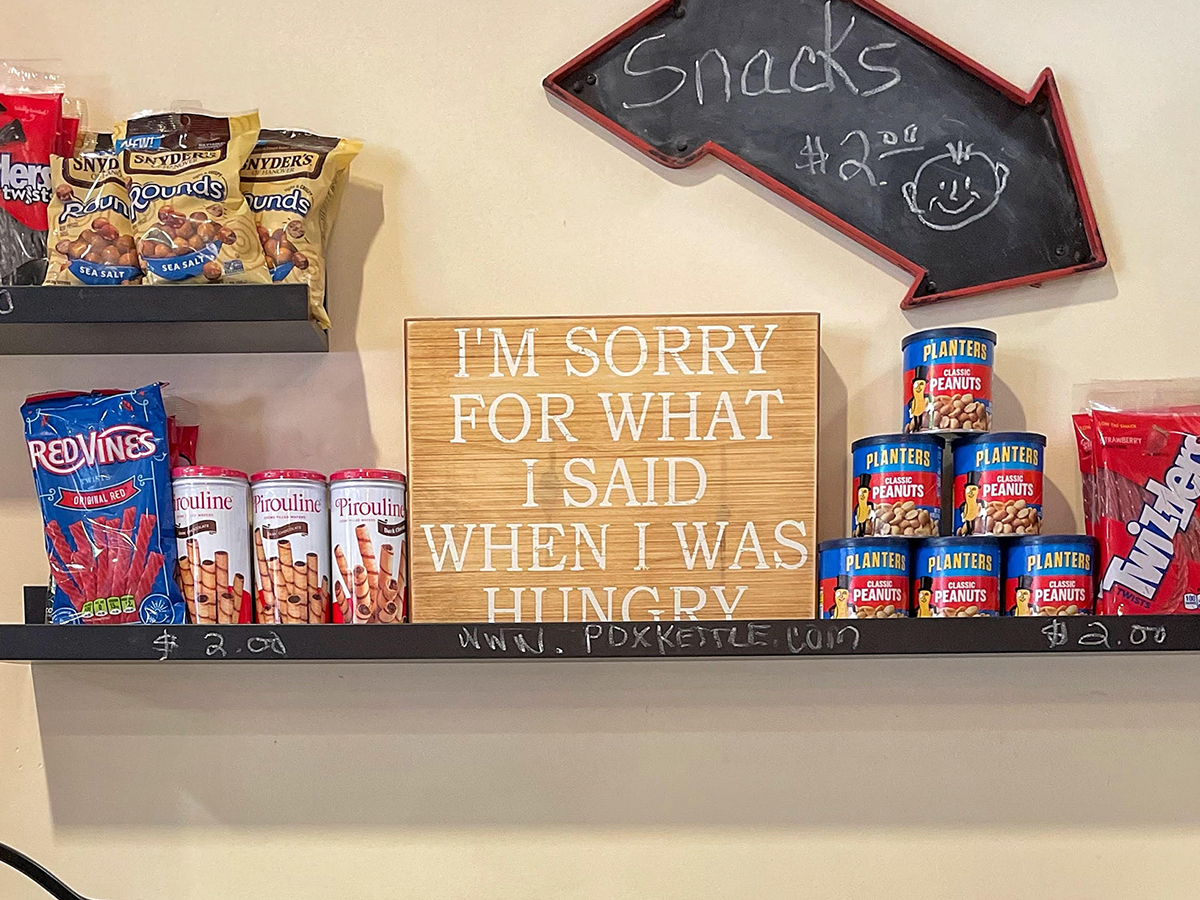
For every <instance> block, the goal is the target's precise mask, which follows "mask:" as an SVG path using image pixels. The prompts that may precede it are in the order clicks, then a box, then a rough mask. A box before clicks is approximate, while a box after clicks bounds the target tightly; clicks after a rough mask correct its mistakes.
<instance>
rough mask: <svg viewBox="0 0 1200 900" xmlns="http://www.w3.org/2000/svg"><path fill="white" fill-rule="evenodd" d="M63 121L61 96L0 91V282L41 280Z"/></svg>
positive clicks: (13, 282) (39, 282) (35, 281)
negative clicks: (55, 158)
mask: <svg viewBox="0 0 1200 900" xmlns="http://www.w3.org/2000/svg"><path fill="white" fill-rule="evenodd" d="M61 120H62V95H61V94H4V93H0V284H41V283H42V276H43V275H44V274H45V268H44V262H43V261H44V260H45V257H46V230H47V229H46V205H47V204H48V203H49V202H50V155H51V154H52V153H53V152H54V150H55V147H56V143H57V140H58V131H59V123H60V122H61Z"/></svg>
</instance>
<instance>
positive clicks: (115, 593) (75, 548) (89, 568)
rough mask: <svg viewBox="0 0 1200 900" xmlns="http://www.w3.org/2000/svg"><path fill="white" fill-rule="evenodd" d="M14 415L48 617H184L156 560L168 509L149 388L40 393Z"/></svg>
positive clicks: (162, 432) (166, 538) (161, 415)
mask: <svg viewBox="0 0 1200 900" xmlns="http://www.w3.org/2000/svg"><path fill="white" fill-rule="evenodd" d="M21 416H22V418H23V419H24V420H25V443H26V445H27V447H28V449H29V459H30V461H31V462H32V463H33V482H34V486H35V487H36V489H37V493H38V501H39V502H40V503H41V507H42V520H43V521H44V522H45V525H46V556H47V557H48V559H49V562H50V574H51V576H52V577H53V579H54V585H55V587H54V599H53V602H52V604H51V620H52V621H53V622H54V623H55V624H65V625H72V624H80V623H92V624H100V625H117V624H124V623H128V622H142V623H145V624H151V625H167V624H170V625H175V624H180V623H182V622H184V621H185V618H184V615H185V614H184V603H183V596H182V594H181V593H180V591H179V588H178V586H177V585H176V584H175V581H174V579H173V578H172V576H171V572H170V571H169V569H168V568H167V567H164V565H163V563H164V561H165V560H166V559H168V557H167V554H168V553H174V550H175V514H174V508H173V506H172V504H171V476H170V471H169V468H168V460H167V455H168V449H167V415H166V412H165V411H164V409H163V401H162V393H161V391H160V389H159V386H158V385H156V384H152V385H149V386H147V387H144V388H139V389H137V390H133V391H99V392H95V393H90V394H79V393H58V394H43V395H40V396H36V397H30V398H29V399H28V400H26V401H25V405H24V406H22V407H21ZM169 558H171V559H174V557H173V556H171V557H169Z"/></svg>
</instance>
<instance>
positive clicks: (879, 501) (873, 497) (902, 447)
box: [850, 434, 942, 537]
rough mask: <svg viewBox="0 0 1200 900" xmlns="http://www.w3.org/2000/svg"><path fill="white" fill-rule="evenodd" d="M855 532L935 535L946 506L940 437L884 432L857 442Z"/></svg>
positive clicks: (853, 494)
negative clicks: (880, 435) (943, 504)
mask: <svg viewBox="0 0 1200 900" xmlns="http://www.w3.org/2000/svg"><path fill="white" fill-rule="evenodd" d="M851 450H852V454H853V469H854V483H853V485H852V488H851V497H850V522H851V532H850V534H851V537H868V536H879V537H931V536H933V535H936V534H937V533H938V523H939V521H940V519H941V505H942V496H941V495H942V443H941V439H940V438H935V437H927V436H923V435H922V436H912V435H902V434H898V435H884V436H882V437H870V438H863V439H862V440H859V441H855V442H854V444H853V446H852V448H851Z"/></svg>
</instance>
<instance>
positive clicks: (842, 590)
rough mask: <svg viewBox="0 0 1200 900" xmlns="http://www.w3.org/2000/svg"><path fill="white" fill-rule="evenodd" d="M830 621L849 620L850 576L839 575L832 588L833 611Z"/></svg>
mask: <svg viewBox="0 0 1200 900" xmlns="http://www.w3.org/2000/svg"><path fill="white" fill-rule="evenodd" d="M832 613H833V614H832V615H831V616H830V618H831V619H849V618H850V576H849V575H839V576H838V577H837V584H836V585H834V588H833V611H832Z"/></svg>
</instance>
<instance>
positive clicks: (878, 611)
mask: <svg viewBox="0 0 1200 900" xmlns="http://www.w3.org/2000/svg"><path fill="white" fill-rule="evenodd" d="M818 553H819V555H820V560H819V563H818V566H819V573H820V574H819V577H820V594H821V597H820V600H821V617H822V618H825V619H873V618H878V619H895V618H903V617H904V616H907V615H908V603H909V562H910V557H909V549H908V543H907V542H905V541H892V540H886V539H879V540H874V539H863V540H841V541H826V542H825V543H823V544H822V545H821V546H820V547H819V548H818Z"/></svg>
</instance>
